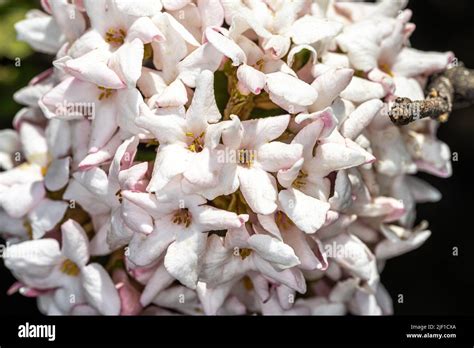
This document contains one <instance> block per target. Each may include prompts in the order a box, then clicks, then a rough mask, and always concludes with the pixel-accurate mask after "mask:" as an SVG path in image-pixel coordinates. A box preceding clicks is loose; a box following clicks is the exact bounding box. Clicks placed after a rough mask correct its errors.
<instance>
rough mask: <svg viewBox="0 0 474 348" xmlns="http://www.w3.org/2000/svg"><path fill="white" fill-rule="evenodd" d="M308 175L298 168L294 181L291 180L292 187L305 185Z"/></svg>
mask: <svg viewBox="0 0 474 348" xmlns="http://www.w3.org/2000/svg"><path fill="white" fill-rule="evenodd" d="M307 177H308V174H306V173H305V172H304V171H302V170H300V172H299V173H298V176H297V177H296V179H295V181H293V187H294V188H296V189H299V188H302V187H303V186H305V185H306V178H307Z"/></svg>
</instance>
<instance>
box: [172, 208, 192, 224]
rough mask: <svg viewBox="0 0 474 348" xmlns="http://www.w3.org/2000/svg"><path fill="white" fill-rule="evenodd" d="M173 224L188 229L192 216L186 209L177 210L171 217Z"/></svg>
mask: <svg viewBox="0 0 474 348" xmlns="http://www.w3.org/2000/svg"><path fill="white" fill-rule="evenodd" d="M172 221H173V223H174V224H177V225H184V226H186V227H189V225H191V221H192V216H191V213H190V212H189V210H188V209H187V208H182V209H179V210H178V211H177V212H176V213H175V214H174V216H173V220H172Z"/></svg>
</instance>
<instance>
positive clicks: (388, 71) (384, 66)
mask: <svg viewBox="0 0 474 348" xmlns="http://www.w3.org/2000/svg"><path fill="white" fill-rule="evenodd" d="M380 70H382V71H383V72H384V73H386V74H388V75H390V76H391V77H394V76H395V74H394V73H393V71H392V69H390V67H389V66H388V65H387V64H380Z"/></svg>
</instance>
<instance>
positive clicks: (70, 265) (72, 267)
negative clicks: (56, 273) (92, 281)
mask: <svg viewBox="0 0 474 348" xmlns="http://www.w3.org/2000/svg"><path fill="white" fill-rule="evenodd" d="M61 272H63V273H65V274H67V275H69V276H71V277H76V276H77V275H78V274H79V272H80V270H79V267H78V266H77V265H76V264H75V263H74V262H72V261H71V260H69V259H66V260H64V262H63V263H62V265H61Z"/></svg>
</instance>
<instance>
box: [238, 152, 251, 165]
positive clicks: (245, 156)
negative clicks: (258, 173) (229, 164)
mask: <svg viewBox="0 0 474 348" xmlns="http://www.w3.org/2000/svg"><path fill="white" fill-rule="evenodd" d="M237 161H238V163H239V164H241V165H243V166H246V167H251V166H252V165H253V163H254V161H255V153H254V151H252V150H247V149H240V150H237Z"/></svg>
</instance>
